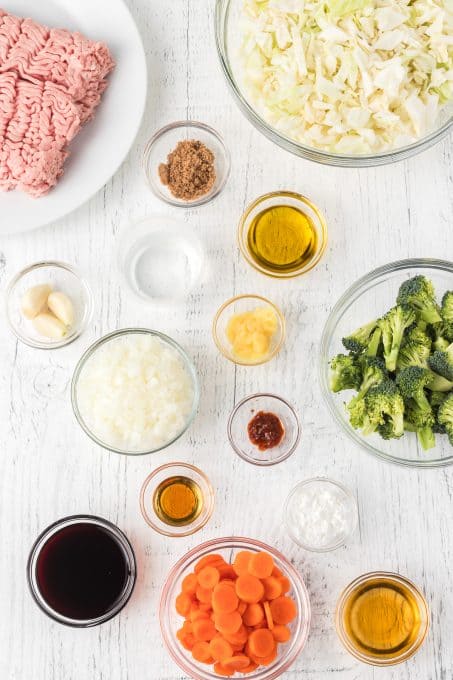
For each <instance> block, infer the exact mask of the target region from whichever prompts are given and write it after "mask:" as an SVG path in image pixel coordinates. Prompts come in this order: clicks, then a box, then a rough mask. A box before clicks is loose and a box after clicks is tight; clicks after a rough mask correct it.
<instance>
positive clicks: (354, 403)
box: [347, 397, 365, 430]
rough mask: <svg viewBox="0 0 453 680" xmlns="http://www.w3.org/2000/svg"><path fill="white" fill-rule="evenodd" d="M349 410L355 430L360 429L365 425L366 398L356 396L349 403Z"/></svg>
mask: <svg viewBox="0 0 453 680" xmlns="http://www.w3.org/2000/svg"><path fill="white" fill-rule="evenodd" d="M347 409H348V411H349V422H350V423H351V426H352V427H353V428H354V430H359V429H360V428H361V427H362V426H363V420H364V418H365V400H364V399H357V398H356V397H354V398H353V399H351V401H350V402H349V404H348V405H347Z"/></svg>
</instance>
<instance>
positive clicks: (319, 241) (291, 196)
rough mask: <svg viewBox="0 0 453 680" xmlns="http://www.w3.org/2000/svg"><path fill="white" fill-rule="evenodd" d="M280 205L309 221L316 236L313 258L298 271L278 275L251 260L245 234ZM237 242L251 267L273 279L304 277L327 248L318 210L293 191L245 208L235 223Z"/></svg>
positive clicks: (274, 194)
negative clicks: (261, 216)
mask: <svg viewBox="0 0 453 680" xmlns="http://www.w3.org/2000/svg"><path fill="white" fill-rule="evenodd" d="M283 205H284V206H290V207H292V208H296V209H298V210H300V212H302V213H304V214H305V215H307V216H308V217H309V218H310V221H311V223H312V225H313V227H314V231H315V233H316V248H315V251H314V253H313V256H312V257H311V258H310V259H309V260H307V261H306V262H305V263H304V264H303V265H302V266H300V267H299V268H298V269H294V270H292V271H288V270H282V271H280V272H278V271H276V270H275V269H268V268H266V267H265V266H263V265H262V264H261V263H260V262H258V261H257V260H256V259H255V258H254V257H253V255H252V253H251V252H250V248H249V243H248V233H249V229H250V225H251V223H252V221H253V220H254V219H255V217H256V216H257V215H259V213H261V212H262V211H263V210H266V209H269V208H272V207H274V206H283ZM238 240H239V248H240V250H241V253H242V255H243V257H244V258H245V260H246V261H247V262H248V264H249V265H250V266H251V267H253V268H254V269H256V270H257V271H259V272H261V273H262V274H266V275H267V276H272V277H274V278H277V279H292V278H294V277H296V276H301V275H302V274H306V273H307V272H309V271H310V270H311V269H313V268H314V267H316V265H317V264H318V263H319V262H320V260H321V258H322V256H323V254H324V252H325V249H326V246H327V225H326V221H325V218H324V216H323V215H322V213H321V212H320V210H319V209H318V208H317V207H316V205H315V204H314V203H312V201H310V200H309V199H308V198H306V197H305V196H302V195H301V194H297V193H295V192H294V191H273V192H271V193H269V194H264V195H263V196H259V197H258V198H257V199H256V200H255V201H253V203H251V204H250V205H249V206H248V207H247V208H246V210H245V212H244V214H243V215H242V217H241V220H240V222H239V227H238Z"/></svg>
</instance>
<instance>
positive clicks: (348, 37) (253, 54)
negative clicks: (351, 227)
mask: <svg viewBox="0 0 453 680" xmlns="http://www.w3.org/2000/svg"><path fill="white" fill-rule="evenodd" d="M215 21H216V42H217V50H218V54H219V59H220V63H221V66H222V69H223V71H224V74H225V76H226V79H227V81H228V83H229V85H230V87H231V89H232V91H233V94H234V96H235V99H236V101H237V103H238V105H239V107H240V108H241V109H242V111H243V113H245V115H246V116H247V118H248V119H249V120H250V121H251V122H252V123H253V125H254V126H255V127H256V128H257V129H258V130H260V131H261V132H262V133H263V134H265V135H266V136H267V137H268V138H269V139H271V140H272V141H273V142H275V143H277V144H278V145H279V146H281V147H282V148H284V149H286V150H287V151H290V152H292V153H294V154H296V155H298V156H302V157H304V158H307V159H309V160H314V161H317V162H319V163H324V164H328V165H337V166H345V167H348V166H349V167H366V166H375V165H383V164H385V163H392V162H394V161H397V160H402V159H404V158H408V157H410V156H413V155H414V154H416V153H419V152H420V151H423V150H425V149H427V148H429V147H431V146H432V145H433V144H435V143H436V142H438V141H439V140H441V139H442V138H443V137H444V136H445V135H447V134H448V132H449V130H450V128H451V125H452V123H453V77H452V75H451V74H452V66H453V56H452V53H451V50H449V48H448V47H447V46H448V45H449V44H451V42H452V41H453V21H452V20H451V13H450V10H449V9H448V6H447V3H446V2H445V1H444V0H442V1H441V2H439V3H435V4H433V3H430V2H429V0H416V1H415V2H414V3H407V2H406V1H405V0H327V2H324V0H309V1H308V2H302V0H273V2H263V1H262V0H217V4H216V15H215Z"/></svg>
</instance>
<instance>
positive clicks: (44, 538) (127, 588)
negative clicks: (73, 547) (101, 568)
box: [27, 515, 137, 628]
mask: <svg viewBox="0 0 453 680" xmlns="http://www.w3.org/2000/svg"><path fill="white" fill-rule="evenodd" d="M76 524H93V525H95V526H98V527H100V528H101V529H103V530H104V531H106V532H107V533H109V534H110V535H111V536H112V537H113V539H114V540H115V542H116V543H117V545H118V546H119V547H120V548H121V551H122V552H123V554H124V557H125V561H126V564H127V569H128V577H127V580H126V582H125V584H124V588H123V591H122V593H121V596H120V597H119V598H118V599H117V601H116V602H115V604H114V605H113V606H112V608H111V609H110V610H109V611H108V612H106V613H105V614H103V615H102V616H99V617H97V618H95V619H72V618H68V617H67V616H64V615H63V614H61V613H60V612H58V611H57V610H56V609H54V608H53V607H52V606H51V605H50V604H49V603H48V602H47V600H46V599H45V598H44V596H43V595H42V593H41V589H40V587H39V582H38V576H37V565H38V560H39V556H40V553H41V550H42V549H43V548H44V546H45V545H46V543H47V542H48V541H50V540H52V537H54V536H55V535H56V534H58V533H59V532H60V531H63V530H64V529H66V528H68V527H71V526H73V525H76ZM136 577H137V566H136V562H135V555H134V551H133V549H132V546H131V544H130V543H129V540H128V539H127V537H126V536H125V534H123V532H122V531H121V530H120V529H118V527H117V526H115V525H114V524H112V523H111V522H109V521H108V520H106V519H103V518H102V517H96V516H95V515H71V516H70V517H64V518H63V519H59V520H58V521H56V522H54V523H53V524H51V525H50V526H48V527H47V529H45V530H44V531H43V532H42V533H41V534H40V535H39V536H38V538H37V539H36V541H35V542H34V544H33V546H32V549H31V551H30V555H29V557H28V562H27V580H28V586H29V588H30V592H31V594H32V597H33V599H34V601H35V602H36V604H37V605H38V607H40V609H42V611H43V612H44V613H45V614H47V616H49V617H50V618H51V619H54V621H58V623H63V624H65V625H67V626H72V627H73V628H89V627H91V626H97V625H99V624H101V623H105V621H109V620H110V619H112V618H113V617H114V616H116V615H117V614H118V613H119V612H120V611H121V610H122V609H123V607H125V606H126V604H127V603H128V601H129V599H130V597H131V595H132V591H133V590H134V586H135V580H136Z"/></svg>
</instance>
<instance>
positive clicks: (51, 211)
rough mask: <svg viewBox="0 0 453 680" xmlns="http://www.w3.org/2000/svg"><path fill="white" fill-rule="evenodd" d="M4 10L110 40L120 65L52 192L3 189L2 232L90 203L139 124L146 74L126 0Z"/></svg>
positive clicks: (16, 1)
mask: <svg viewBox="0 0 453 680" xmlns="http://www.w3.org/2000/svg"><path fill="white" fill-rule="evenodd" d="M2 7H3V9H4V10H5V11H7V12H10V13H11V14H16V15H17V16H31V17H32V18H33V19H35V20H36V21H39V22H41V23H44V24H46V25H48V26H51V27H60V28H61V27H63V28H67V29H70V30H77V31H80V32H81V33H83V34H84V35H86V36H87V37H88V38H91V39H93V40H102V41H104V42H105V43H107V45H108V47H109V49H110V51H111V53H112V55H113V58H114V60H115V63H116V66H115V69H114V71H113V72H112V73H111V74H110V76H109V86H108V88H107V90H106V92H105V93H104V95H103V97H102V100H101V103H100V104H99V106H98V108H97V110H96V114H95V117H94V120H92V121H90V122H89V123H87V125H85V127H84V128H83V129H82V131H81V132H80V133H79V134H78V135H77V136H76V137H75V139H74V140H73V142H72V144H71V146H70V151H71V154H70V156H69V158H68V159H67V161H66V163H65V171H64V175H63V176H62V178H61V179H60V181H59V182H58V184H57V186H56V187H54V189H52V190H51V191H50V192H49V193H48V194H47V196H42V197H41V198H32V197H30V196H27V195H26V194H24V193H23V192H21V191H9V192H1V191H0V233H2V234H11V233H15V232H20V231H25V230H28V229H34V228H35V227H39V226H42V225H43V224H47V223H48V222H52V221H54V220H57V219H58V218H60V217H63V215H66V214H67V213H69V212H71V210H74V209H75V208H77V207H78V206H80V205H82V203H85V201H87V200H88V199H89V198H91V196H93V194H95V193H96V192H97V191H98V190H99V189H100V188H101V187H102V186H103V185H104V184H105V183H106V182H107V181H108V180H109V179H110V177H111V176H112V175H113V174H114V173H115V172H116V170H117V169H118V168H119V166H120V165H121V163H122V162H123V160H124V158H125V157H126V155H127V153H128V151H129V149H130V148H131V146H132V144H133V142H134V139H135V136H136V134H137V132H138V129H139V127H140V122H141V119H142V115H143V110H144V107H145V100H146V88H147V74H146V60H145V53H144V50H143V45H142V41H141V38H140V34H139V32H138V30H137V27H136V25H135V23H134V20H133V19H132V17H131V15H130V13H129V10H128V9H127V7H126V5H125V4H124V2H123V0H39V2H36V3H35V2H30V0H5V3H4V4H3V5H2Z"/></svg>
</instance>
